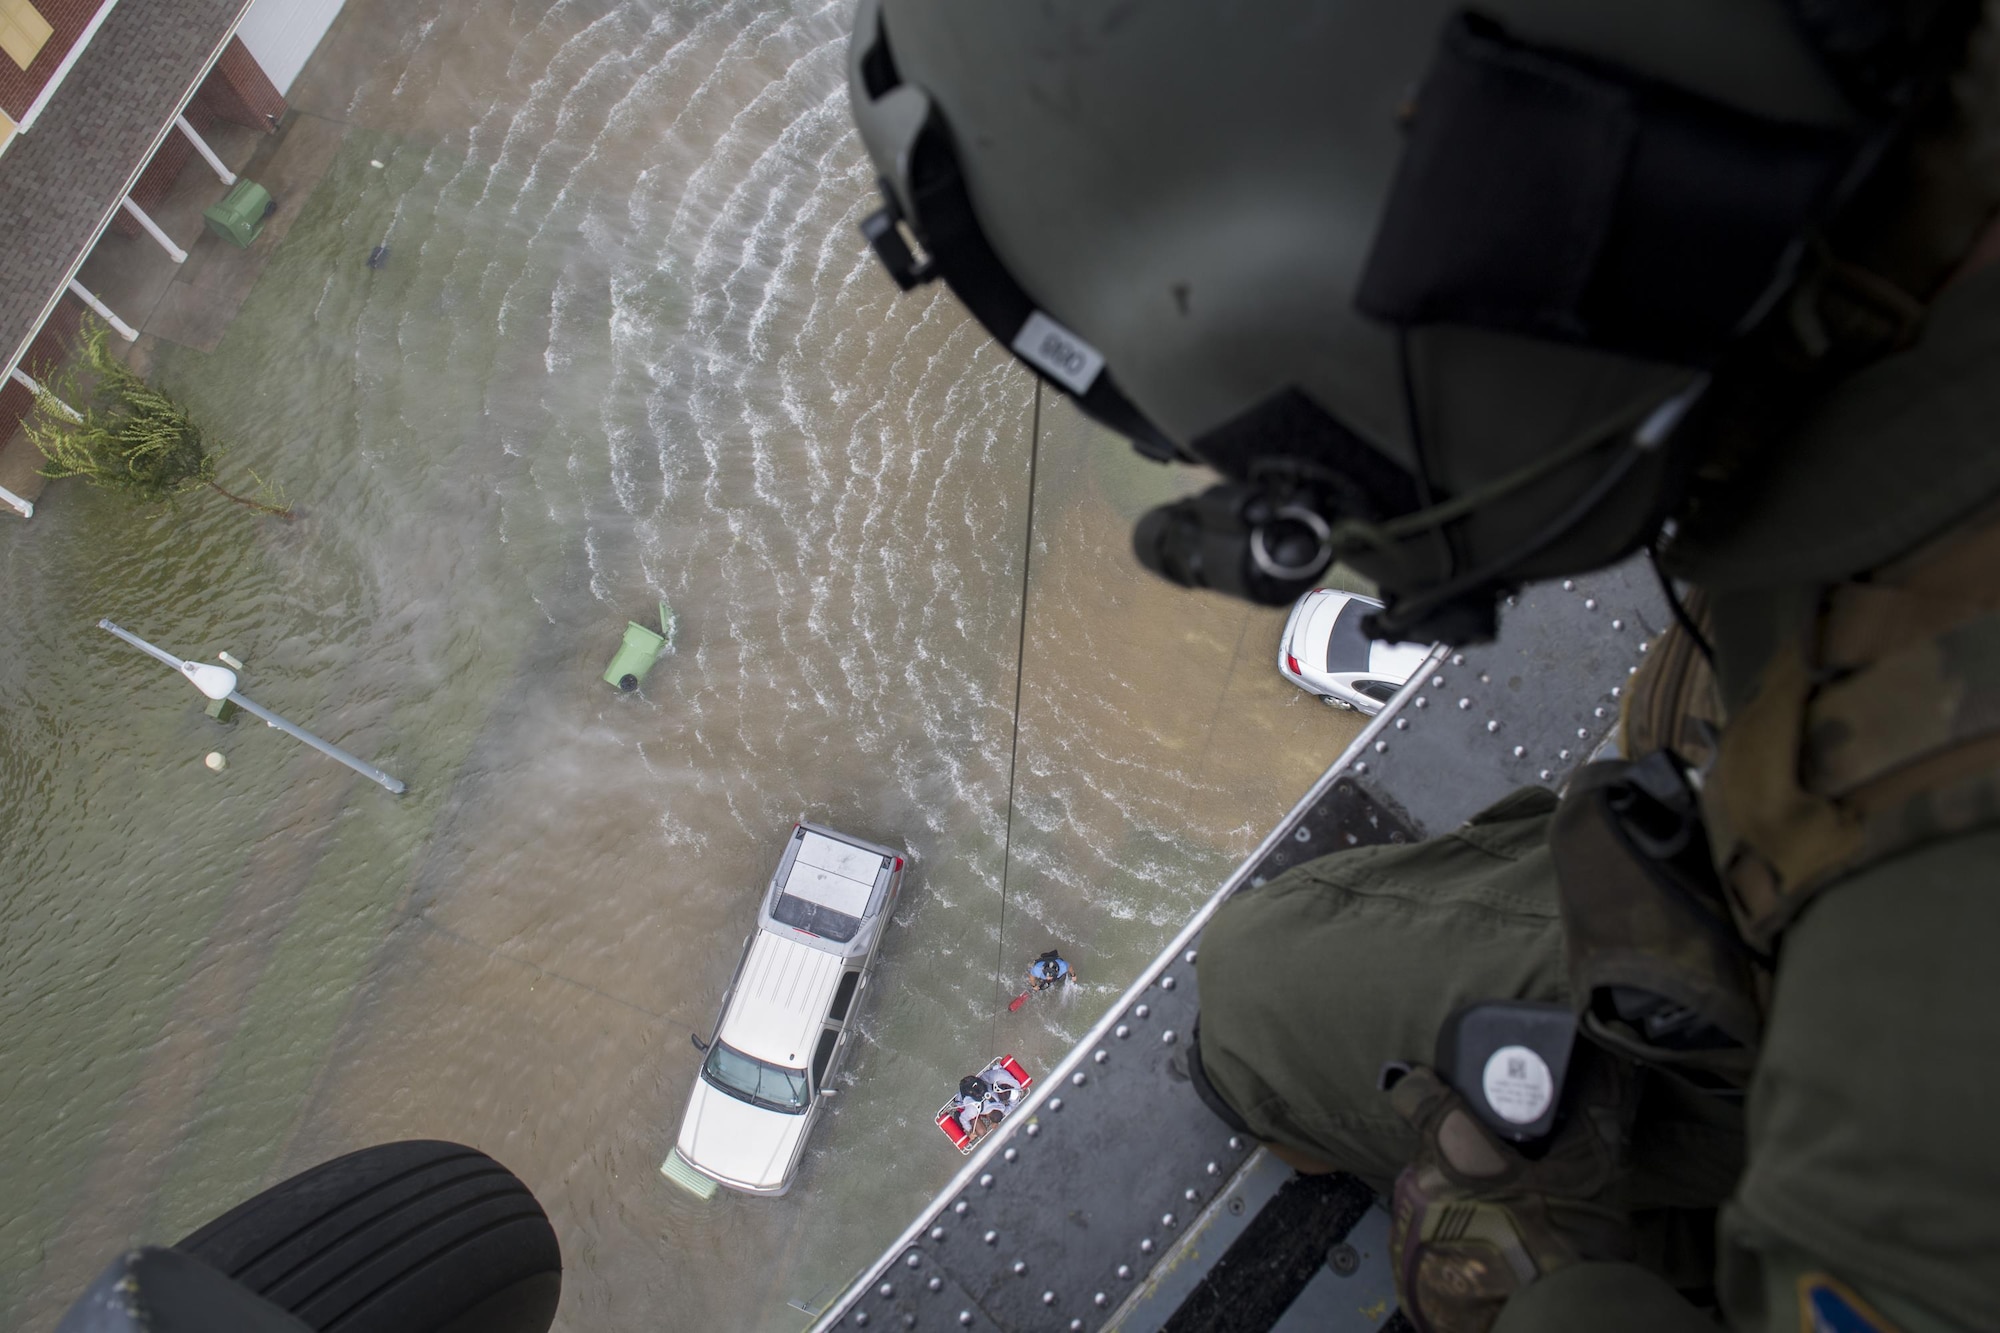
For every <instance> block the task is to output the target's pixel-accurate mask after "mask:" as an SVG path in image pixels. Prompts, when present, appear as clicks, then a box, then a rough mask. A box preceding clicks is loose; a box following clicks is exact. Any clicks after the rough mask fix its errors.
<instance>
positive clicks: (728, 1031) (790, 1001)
mask: <svg viewBox="0 0 2000 1333" xmlns="http://www.w3.org/2000/svg"><path fill="white" fill-rule="evenodd" d="M807 836H811V835H807ZM843 966H844V960H842V959H841V958H840V957H839V956H837V955H835V954H830V953H827V952H825V951H824V950H822V949H815V948H813V947H812V946H811V945H809V944H805V943H802V942H801V941H798V940H794V939H787V938H786V937H784V936H782V935H777V934H774V933H772V932H770V931H766V930H760V931H758V932H757V938H756V941H755V942H754V943H752V944H751V946H750V957H749V958H748V959H746V960H745V961H744V964H743V979H742V981H741V982H740V983H738V985H737V988H736V995H735V997H734V998H733V999H731V1000H730V1002H729V1014H728V1017H726V1018H725V1019H724V1020H723V1023H722V1031H721V1032H720V1033H719V1034H718V1035H719V1036H720V1037H721V1038H722V1040H724V1041H726V1042H728V1043H729V1044H730V1045H731V1046H734V1047H735V1048H736V1049H737V1050H739V1051H741V1052H743V1053H744V1054H745V1055H751V1056H755V1057H756V1058H757V1059H759V1060H764V1061H767V1062H769V1063H771V1064H774V1065H783V1066H785V1067H786V1068H788V1069H804V1068H805V1066H806V1061H807V1060H808V1059H810V1058H811V1056H812V1048H813V1041H814V1039H815V1038H817V1037H818V1036H819V1027H820V1020H822V1019H823V1018H825V1017H826V1011H827V1006H828V1005H830V1004H831V1003H832V1002H833V990H834V987H836V986H838V985H839V984H840V973H841V970H842V968H843Z"/></svg>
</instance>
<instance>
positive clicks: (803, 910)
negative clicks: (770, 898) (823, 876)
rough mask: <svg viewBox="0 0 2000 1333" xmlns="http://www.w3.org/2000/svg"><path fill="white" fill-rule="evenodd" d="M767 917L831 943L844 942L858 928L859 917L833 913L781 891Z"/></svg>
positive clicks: (818, 904) (830, 910) (830, 909)
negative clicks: (769, 916) (769, 915)
mask: <svg viewBox="0 0 2000 1333" xmlns="http://www.w3.org/2000/svg"><path fill="white" fill-rule="evenodd" d="M771 918H772V919H773V920H774V921H781V922H783V923H784V924H785V925H788V926H792V927H794V928H796V929H798V930H803V931H804V932H805V933H806V934H808V935H817V936H819V937H820V938H821V939H823V940H832V941H833V942H834V943H835V944H845V943H847V942H848V941H849V940H851V939H853V938H854V935H855V932H856V931H858V930H860V929H861V918H860V917H858V916H849V915H848V914H847V913H845V912H836V911H834V910H833V909H832V908H831V907H827V906H825V905H824V904H821V903H815V902H809V901H808V900H806V899H804V898H801V897H799V896H798V895H797V894H793V893H781V894H779V895H778V901H777V902H776V903H774V904H772V906H771Z"/></svg>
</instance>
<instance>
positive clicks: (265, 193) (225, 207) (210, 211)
mask: <svg viewBox="0 0 2000 1333" xmlns="http://www.w3.org/2000/svg"><path fill="white" fill-rule="evenodd" d="M270 204H271V192H270V191H269V190H267V189H265V188H264V187H263V186H261V185H259V184H258V183H257V182H256V181H248V180H239V181H237V182H236V188H235V189H233V190H231V191H230V192H229V193H228V194H226V195H224V196H222V202H221V203H219V204H213V205H210V206H209V207H208V208H207V209H206V210H204V211H203V213H202V217H203V218H204V219H205V220H206V221H207V222H208V229H209V230H210V231H212V232H214V233H215V234H216V235H217V236H220V237H221V238H222V239H223V240H225V241H228V242H230V243H231V244H232V245H238V246H242V247H244V248H245V249H248V248H249V245H250V242H252V241H254V240H256V239H257V233H258V232H260V231H262V230H264V219H265V218H267V217H269V216H270V215H271V213H272V212H273V211H275V210H273V209H272V208H271V207H270Z"/></svg>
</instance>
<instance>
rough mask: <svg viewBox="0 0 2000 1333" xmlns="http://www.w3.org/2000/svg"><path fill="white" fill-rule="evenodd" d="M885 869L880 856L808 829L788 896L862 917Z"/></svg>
mask: <svg viewBox="0 0 2000 1333" xmlns="http://www.w3.org/2000/svg"><path fill="white" fill-rule="evenodd" d="M881 869H882V857H881V855H880V853H877V852H871V851H866V850H864V849H862V848H860V847H856V846H853V845H852V844H850V843H845V842H840V841H837V840H836V839H833V838H829V837H827V836H826V835H825V834H822V833H815V832H813V831H812V830H811V829H807V830H806V831H805V835H804V837H802V838H801V839H800V840H799V854H798V856H797V857H795V858H794V859H793V861H792V873H791V874H790V875H789V876H788V877H787V878H786V880H785V892H786V893H789V894H791V895H792V896H793V897H795V898H803V899H805V900H806V901H807V902H809V903H814V904H816V905H818V906H820V907H830V908H832V909H833V910H834V911H836V912H845V913H846V914H847V915H849V916H861V915H862V914H863V913H865V912H866V911H867V910H868V895H869V894H870V893H872V892H874V889H875V877H876V876H877V875H878V874H879V873H880V872H881Z"/></svg>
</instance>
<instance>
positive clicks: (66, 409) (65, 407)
mask: <svg viewBox="0 0 2000 1333" xmlns="http://www.w3.org/2000/svg"><path fill="white" fill-rule="evenodd" d="M7 373H8V374H9V375H11V376H13V378H14V382H15V383H16V384H18V385H20V386H21V387H22V388H24V389H26V390H27V391H28V392H29V393H31V394H33V395H35V397H36V398H37V399H39V398H40V397H41V396H42V394H43V393H44V392H46V390H44V389H43V388H42V386H41V385H40V384H39V383H37V382H36V380H35V378H34V377H33V376H31V375H30V374H28V372H27V371H25V370H23V369H21V368H20V367H19V366H15V367H14V368H13V369H12V370H11V371H9V372H7ZM49 397H51V398H55V399H56V406H57V407H58V408H60V409H62V414H63V415H64V416H66V417H68V418H69V419H70V420H71V421H74V422H77V423H79V424H81V422H82V421H83V413H81V412H79V411H77V410H76V409H75V408H73V407H71V406H70V405H69V404H68V403H65V402H64V401H63V400H62V399H60V398H56V396H55V395H54V394H49Z"/></svg>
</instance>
